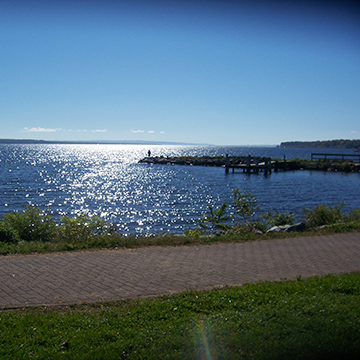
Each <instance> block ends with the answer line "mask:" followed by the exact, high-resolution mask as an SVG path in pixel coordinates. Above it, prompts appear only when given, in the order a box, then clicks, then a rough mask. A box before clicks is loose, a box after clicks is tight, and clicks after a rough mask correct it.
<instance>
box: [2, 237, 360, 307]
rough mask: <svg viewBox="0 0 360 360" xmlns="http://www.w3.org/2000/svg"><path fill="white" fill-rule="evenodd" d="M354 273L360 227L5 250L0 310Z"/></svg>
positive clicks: (358, 262) (358, 261) (358, 264)
mask: <svg viewBox="0 0 360 360" xmlns="http://www.w3.org/2000/svg"><path fill="white" fill-rule="evenodd" d="M353 271H360V233H349V234H336V235H328V236H315V237H306V236H304V237H301V238H290V239H277V240H267V241H256V242H249V243H243V244H241V243H239V244H236V243H231V244H221V243H220V244H214V245H202V246H181V247H152V248H142V249H137V250H101V251H86V252H85V251H84V252H73V253H70V252H69V253H56V254H43V255H27V256H0V308H3V309H4V308H14V307H24V306H41V305H46V306H49V305H60V304H77V303H82V302H99V301H111V300H119V299H127V298H137V297H146V296H156V295H163V294H170V293H176V292H180V291H183V290H188V289H205V288H211V287H217V286H222V285H237V284H243V283H248V282H257V281H262V280H280V279H285V278H287V279H292V278H296V277H298V276H300V275H301V276H303V277H307V276H312V275H324V274H341V273H349V272H353Z"/></svg>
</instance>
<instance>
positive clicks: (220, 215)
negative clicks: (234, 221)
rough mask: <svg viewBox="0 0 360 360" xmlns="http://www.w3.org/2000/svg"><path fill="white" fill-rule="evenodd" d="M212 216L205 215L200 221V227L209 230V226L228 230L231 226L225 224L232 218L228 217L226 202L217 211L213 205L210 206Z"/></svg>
mask: <svg viewBox="0 0 360 360" xmlns="http://www.w3.org/2000/svg"><path fill="white" fill-rule="evenodd" d="M208 208H209V211H210V214H206V215H203V217H202V218H201V219H200V225H201V226H202V227H204V228H206V229H207V228H208V226H209V225H208V224H210V226H211V227H212V228H214V229H220V230H226V229H228V228H229V227H230V226H229V225H227V224H225V222H226V221H229V220H230V219H231V218H232V217H231V216H230V215H226V209H227V205H226V203H225V201H224V202H223V203H222V205H220V206H219V207H218V209H217V210H215V209H214V208H213V206H212V205H210V204H209V205H208Z"/></svg>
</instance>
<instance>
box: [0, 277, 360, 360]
mask: <svg viewBox="0 0 360 360" xmlns="http://www.w3.org/2000/svg"><path fill="white" fill-rule="evenodd" d="M359 303H360V274H347V275H341V276H324V277H313V278H309V279H300V278H299V279H298V280H296V281H281V282H264V283H258V284H245V285H243V286H239V287H229V288H223V289H215V290H211V291H201V292H195V291H191V292H186V293H183V294H180V295H176V296H164V297H160V298H154V299H142V300H133V301H123V302H117V303H107V304H96V305H82V306H70V307H63V308H48V309H45V308H28V309H22V310H17V311H9V310H7V311H2V312H1V313H0V334H1V337H0V358H4V359H27V358H37V359H117V360H118V359H125V358H128V359H182V360H184V359H355V358H359V356H360V311H359Z"/></svg>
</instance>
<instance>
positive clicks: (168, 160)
mask: <svg viewBox="0 0 360 360" xmlns="http://www.w3.org/2000/svg"><path fill="white" fill-rule="evenodd" d="M248 158H249V157H248V156H228V162H229V164H230V165H235V166H236V165H241V164H246V163H247V161H248ZM252 159H254V158H252ZM264 159H265V158H262V157H259V158H257V161H258V162H261V161H264ZM139 163H140V164H160V165H190V166H219V167H221V166H222V167H224V166H225V164H226V157H225V156H177V157H169V156H155V157H152V156H148V157H146V158H143V159H141V160H140V161H139Z"/></svg>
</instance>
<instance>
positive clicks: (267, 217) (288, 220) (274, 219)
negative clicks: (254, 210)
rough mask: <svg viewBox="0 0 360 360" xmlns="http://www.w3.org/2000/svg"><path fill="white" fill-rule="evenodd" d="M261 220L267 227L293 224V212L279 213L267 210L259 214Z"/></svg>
mask: <svg viewBox="0 0 360 360" xmlns="http://www.w3.org/2000/svg"><path fill="white" fill-rule="evenodd" d="M261 218H262V220H263V221H265V224H266V225H267V226H269V227H271V226H281V225H292V224H294V220H295V214H294V213H292V212H291V213H286V212H285V213H279V212H277V211H267V212H266V213H265V214H263V215H262V216H261Z"/></svg>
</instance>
